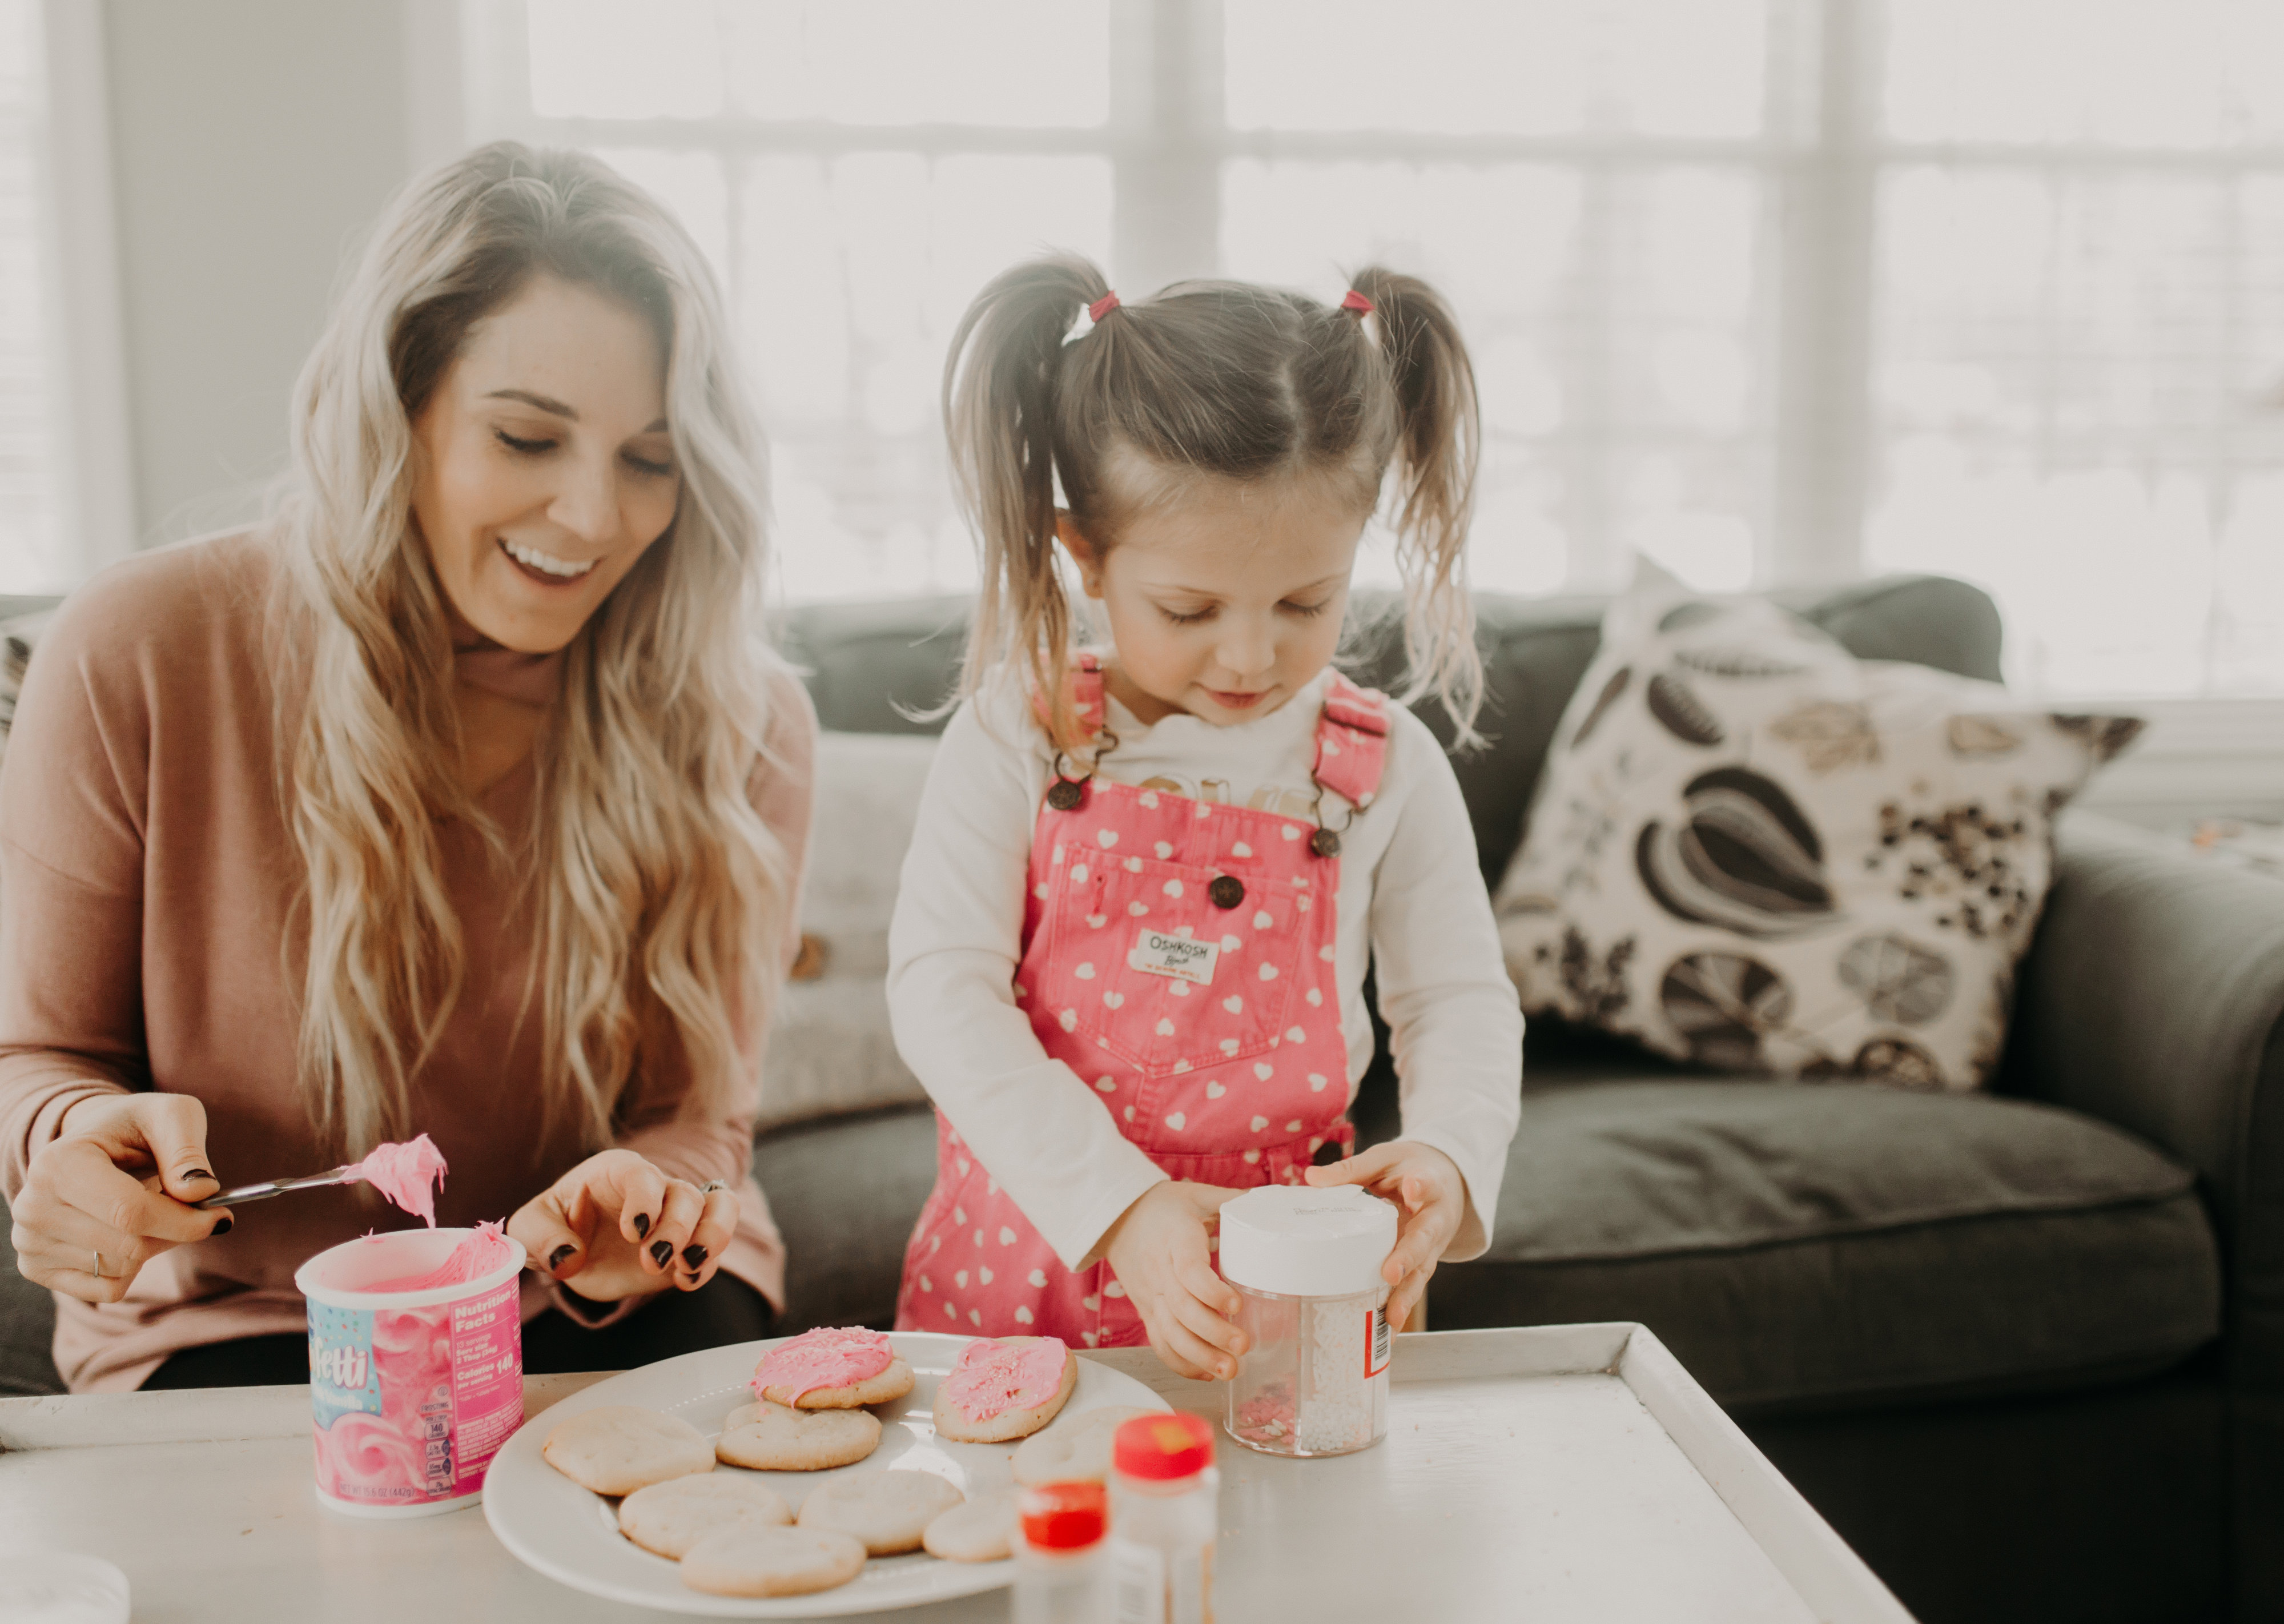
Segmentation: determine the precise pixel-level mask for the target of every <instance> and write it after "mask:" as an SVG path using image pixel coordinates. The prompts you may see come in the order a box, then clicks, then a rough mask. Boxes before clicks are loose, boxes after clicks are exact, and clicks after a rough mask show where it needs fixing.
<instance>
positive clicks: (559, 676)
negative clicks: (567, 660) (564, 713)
mask: <svg viewBox="0 0 2284 1624" xmlns="http://www.w3.org/2000/svg"><path fill="white" fill-rule="evenodd" d="M444 613H445V614H446V615H447V616H448V617H450V621H451V628H452V675H453V676H454V677H455V678H456V679H458V681H460V682H463V683H467V684H468V686H470V687H471V688H478V689H481V690H482V691H484V692H486V693H492V694H497V695H498V696H499V697H500V698H502V699H514V700H516V701H518V702H519V703H520V704H524V705H552V704H553V703H555V695H556V691H557V690H558V688H559V686H560V685H561V683H562V680H563V651H562V650H560V649H558V650H556V651H555V652H553V653H551V654H523V653H519V652H516V651H515V650H514V649H512V648H509V647H507V646H506V645H505V644H501V643H496V642H494V641H493V640H492V639H491V638H489V637H487V636H484V634H483V633H481V632H480V631H478V630H477V629H475V628H474V627H473V626H471V625H469V624H468V622H467V621H465V620H464V619H463V618H461V614H460V612H459V610H458V608H456V607H454V606H453V605H452V604H451V603H450V601H447V602H446V604H445V605H444Z"/></svg>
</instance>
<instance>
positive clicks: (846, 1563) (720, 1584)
mask: <svg viewBox="0 0 2284 1624" xmlns="http://www.w3.org/2000/svg"><path fill="white" fill-rule="evenodd" d="M863 1571H864V1546H863V1545H861V1544H859V1543H858V1542H856V1541H855V1540H853V1539H851V1538H849V1535H847V1534H834V1533H833V1532H831V1531H829V1530H826V1529H821V1528H777V1527H768V1526H758V1525H750V1524H748V1525H739V1526H732V1527H728V1528H716V1530H715V1531H714V1532H713V1533H711V1534H708V1535H707V1536H706V1537H705V1538H704V1539H702V1540H700V1541H699V1542H698V1543H696V1544H695V1545H692V1547H691V1548H690V1554H689V1555H687V1556H685V1557H684V1558H682V1582H683V1583H684V1584H686V1585H688V1586H689V1587H690V1588H691V1589H693V1590H703V1591H705V1592H706V1593H707V1594H708V1596H806V1595H808V1594H809V1593H810V1592H811V1591H812V1590H830V1589H833V1586H835V1585H843V1584H847V1583H848V1582H849V1581H850V1580H852V1579H854V1578H856V1575H857V1574H858V1573H861V1572H863Z"/></svg>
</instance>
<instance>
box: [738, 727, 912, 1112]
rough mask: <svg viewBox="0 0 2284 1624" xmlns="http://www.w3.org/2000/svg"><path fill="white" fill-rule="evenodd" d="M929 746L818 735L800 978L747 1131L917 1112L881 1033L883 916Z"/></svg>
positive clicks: (776, 1025)
mask: <svg viewBox="0 0 2284 1624" xmlns="http://www.w3.org/2000/svg"><path fill="white" fill-rule="evenodd" d="M934 760H935V739H934V738H925V737H920V736H917V735H913V734H906V733H824V734H821V735H819V736H818V738H817V812H816V817H815V821H814V822H813V823H811V824H810V837H809V873H808V878H806V879H805V880H804V882H803V884H802V903H801V926H802V935H803V938H804V940H803V941H802V964H801V965H800V966H798V967H797V968H796V970H795V972H794V973H795V976H796V978H798V979H795V980H791V981H788V982H787V983H786V987H785V988H784V990H783V991H782V993H781V994H780V995H779V996H778V1003H777V1008H776V1009H775V1011H773V1012H772V1013H771V1016H770V1035H769V1045H768V1048H767V1049H766V1050H765V1051H764V1052H763V1058H762V1092H761V1101H762V1103H761V1113H760V1115H759V1116H758V1118H757V1119H756V1120H755V1127H756V1128H781V1127H784V1126H786V1125H787V1124H789V1123H793V1122H799V1121H805V1120H810V1119H811V1118H815V1117H823V1116H833V1115H836V1114H839V1113H844V1112H850V1111H868V1110H872V1109H876V1108H878V1107H880V1106H884V1105H919V1104H925V1103H926V1101H927V1091H926V1090H925V1089H922V1088H921V1087H920V1084H919V1079H918V1078H916V1077H914V1076H913V1075H912V1074H911V1069H910V1068H909V1067H907V1066H905V1065H904V1063H903V1060H902V1059H901V1058H899V1057H898V1056H897V1054H896V1040H895V1038H894V1037H892V1036H891V1035H889V1031H888V979H887V978H888V916H889V914H890V913H891V912H892V911H893V910H895V908H896V876H897V872H898V871H899V870H900V869H902V868H903V861H904V849H905V847H909V846H910V845H911V840H912V817H913V814H914V812H915V810H916V809H917V808H918V807H919V798H920V785H922V784H923V783H924V782H925V781H926V780H927V770H928V764H929V762H931V761H934Z"/></svg>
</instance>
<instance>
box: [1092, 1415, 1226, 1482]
mask: <svg viewBox="0 0 2284 1624" xmlns="http://www.w3.org/2000/svg"><path fill="white" fill-rule="evenodd" d="M1111 1460H1112V1462H1113V1463H1114V1464H1115V1465H1116V1466H1117V1468H1118V1470H1119V1471H1120V1472H1122V1474H1124V1475H1125V1476H1127V1477H1130V1478H1139V1479H1141V1480H1144V1481H1145V1482H1150V1483H1164V1482H1169V1481H1171V1480H1173V1479H1176V1478H1193V1477H1195V1476H1197V1474H1198V1473H1199V1472H1203V1471H1204V1470H1205V1469H1206V1468H1207V1467H1208V1466H1210V1465H1212V1464H1214V1435H1213V1427H1212V1426H1211V1425H1208V1423H1207V1422H1206V1421H1205V1419H1204V1418H1203V1417H1199V1416H1193V1415H1191V1414H1190V1413H1189V1412H1188V1411H1187V1410H1182V1409H1177V1410H1174V1411H1172V1412H1170V1413H1169V1414H1166V1415H1162V1416H1137V1417H1134V1418H1133V1419H1132V1420H1131V1421H1127V1422H1123V1423H1122V1424H1120V1425H1119V1428H1118V1431H1117V1433H1116V1434H1115V1436H1114V1437H1113V1439H1112V1441H1111Z"/></svg>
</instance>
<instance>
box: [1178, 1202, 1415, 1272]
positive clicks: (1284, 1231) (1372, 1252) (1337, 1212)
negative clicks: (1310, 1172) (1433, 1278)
mask: <svg viewBox="0 0 2284 1624" xmlns="http://www.w3.org/2000/svg"><path fill="white" fill-rule="evenodd" d="M1395 1247H1396V1207H1395V1206H1394V1204H1393V1203H1390V1202H1387V1201H1383V1200H1381V1198H1379V1197H1378V1196H1375V1195H1372V1194H1370V1193H1368V1192H1366V1191H1364V1190H1362V1189H1359V1188H1358V1187H1357V1186H1356V1185H1354V1184H1333V1185H1329V1186H1327V1187H1326V1188H1325V1189H1322V1190H1318V1189H1313V1188H1311V1187H1310V1186H1307V1185H1295V1184H1264V1185H1263V1186H1262V1187H1261V1188H1260V1189H1258V1190H1248V1191H1246V1192H1245V1193H1244V1194H1243V1195H1241V1196H1239V1197H1238V1198H1236V1199H1235V1200H1233V1201H1230V1202H1227V1203H1225V1204H1224V1206H1223V1207H1222V1209H1221V1272H1222V1274H1223V1276H1224V1277H1225V1278H1226V1279H1227V1280H1228V1281H1229V1283H1230V1284H1232V1285H1243V1286H1250V1287H1252V1288H1253V1289H1254V1290H1255V1291H1256V1292H1278V1293H1279V1294H1280V1295H1282V1296H1287V1297H1347V1296H1350V1295H1352V1294H1354V1293H1356V1292H1369V1291H1373V1290H1375V1289H1376V1288H1378V1287H1380V1286H1381V1285H1384V1284H1387V1282H1386V1281H1384V1280H1382V1279H1381V1277H1380V1266H1381V1264H1382V1263H1385V1262H1386V1261H1388V1253H1390V1252H1391V1251H1393V1250H1394V1249H1395Z"/></svg>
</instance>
